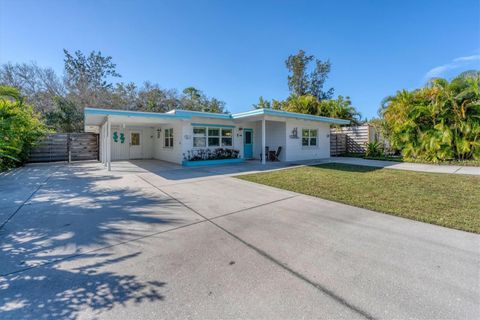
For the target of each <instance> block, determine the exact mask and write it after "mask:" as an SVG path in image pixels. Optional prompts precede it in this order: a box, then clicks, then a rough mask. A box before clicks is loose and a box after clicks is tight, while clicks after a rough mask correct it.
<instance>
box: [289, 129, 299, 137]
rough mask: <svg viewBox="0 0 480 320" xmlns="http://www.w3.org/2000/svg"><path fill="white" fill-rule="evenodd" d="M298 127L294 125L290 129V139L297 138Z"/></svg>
mask: <svg viewBox="0 0 480 320" xmlns="http://www.w3.org/2000/svg"><path fill="white" fill-rule="evenodd" d="M298 138H299V137H298V128H297V127H295V128H293V129H292V134H291V135H290V139H298Z"/></svg>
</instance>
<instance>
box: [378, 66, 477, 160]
mask: <svg viewBox="0 0 480 320" xmlns="http://www.w3.org/2000/svg"><path fill="white" fill-rule="evenodd" d="M479 84H480V72H479V71H473V72H472V71H470V72H467V73H463V74H460V75H459V76H458V77H456V78H454V79H453V80H451V81H447V80H445V79H441V78H437V79H432V80H431V81H430V82H429V83H428V85H427V86H425V87H423V88H420V89H417V90H413V91H407V90H402V91H398V92H397V94H396V95H394V96H391V97H387V98H386V99H385V101H384V102H383V104H382V107H381V110H380V114H381V116H382V117H383V119H384V121H385V127H386V129H387V131H388V132H389V136H390V142H391V144H392V146H393V147H394V148H396V149H397V150H400V151H401V152H402V153H403V155H404V156H405V157H407V158H420V159H424V160H428V161H432V162H438V161H440V160H449V159H479V158H480V93H479Z"/></svg>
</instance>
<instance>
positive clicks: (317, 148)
mask: <svg viewBox="0 0 480 320" xmlns="http://www.w3.org/2000/svg"><path fill="white" fill-rule="evenodd" d="M348 123H349V121H348V120H342V119H335V118H328V117H320V116H313V115H307V114H300V113H293V112H285V111H279V110H273V109H256V110H252V111H247V112H241V113H234V114H223V113H209V112H198V111H188V110H172V111H169V112H165V113H157V112H139V111H125V110H115V109H96V108H85V131H86V132H95V133H99V134H100V160H101V161H102V163H104V164H105V165H106V166H107V167H108V168H109V170H110V165H111V161H112V160H129V159H159V160H163V161H168V162H174V163H178V164H183V165H187V166H189V165H192V164H194V165H204V164H214V163H225V162H228V161H243V160H245V159H259V160H261V161H262V163H265V161H267V160H268V158H271V157H274V158H275V157H277V159H276V160H279V161H298V160H308V159H320V158H328V157H330V125H332V124H337V125H341V124H348ZM267 149H268V150H269V152H266V150H267ZM262 150H265V151H262ZM278 151H280V152H278ZM265 155H266V156H265ZM232 158H233V159H232ZM212 159H221V160H212Z"/></svg>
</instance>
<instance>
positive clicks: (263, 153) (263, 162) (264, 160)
mask: <svg viewBox="0 0 480 320" xmlns="http://www.w3.org/2000/svg"><path fill="white" fill-rule="evenodd" d="M265 137H266V133H265V118H263V119H262V164H265V163H266V161H267V159H266V158H267V155H266V154H265V143H266V142H265V140H266V139H265Z"/></svg>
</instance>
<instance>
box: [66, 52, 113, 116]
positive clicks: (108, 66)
mask: <svg viewBox="0 0 480 320" xmlns="http://www.w3.org/2000/svg"><path fill="white" fill-rule="evenodd" d="M63 52H64V53H65V59H64V62H65V74H64V82H65V87H66V88H67V90H68V99H71V100H72V101H73V102H74V103H75V104H76V105H77V107H78V108H80V109H81V110H83V108H84V107H87V106H92V107H102V106H103V105H104V104H103V102H105V100H108V98H109V96H110V89H112V88H113V84H112V83H111V82H110V79H111V78H112V77H121V76H120V74H119V73H118V72H117V71H116V64H115V63H113V62H112V57H111V56H103V55H102V53H101V52H100V51H99V52H95V51H92V52H90V54H89V55H88V56H86V55H84V54H83V53H82V52H81V51H79V50H77V51H75V53H74V54H71V53H70V52H68V50H66V49H64V50H63Z"/></svg>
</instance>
